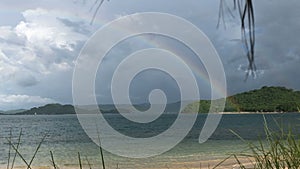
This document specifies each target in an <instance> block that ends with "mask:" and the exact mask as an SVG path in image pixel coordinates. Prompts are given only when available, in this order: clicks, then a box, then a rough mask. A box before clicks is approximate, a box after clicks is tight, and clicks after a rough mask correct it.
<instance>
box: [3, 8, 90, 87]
mask: <svg viewBox="0 0 300 169" xmlns="http://www.w3.org/2000/svg"><path fill="white" fill-rule="evenodd" d="M22 15H23V17H24V20H23V21H20V22H19V23H18V24H17V25H16V26H15V27H11V26H2V27H0V49H1V50H0V72H1V75H0V80H1V81H8V80H15V78H14V76H15V75H18V74H21V75H22V74H24V73H26V74H29V75H30V76H41V75H43V76H44V75H47V74H50V73H55V72H57V73H59V72H62V71H68V70H71V69H72V67H73V61H74V59H75V56H77V53H76V50H77V51H78V45H79V44H82V42H83V41H85V40H86V39H87V38H88V35H87V34H86V33H87V32H89V31H90V30H89V29H90V28H91V27H90V26H89V25H88V23H85V22H83V21H80V22H79V21H78V20H76V21H74V23H80V24H74V25H67V24H65V23H64V22H63V21H62V19H60V18H61V17H62V16H63V14H62V13H61V12H58V11H55V10H46V9H41V8H37V9H29V10H26V11H24V12H23V13H22ZM63 17H66V16H63ZM65 20H67V19H64V21H65ZM67 21H68V22H69V23H73V21H71V20H67ZM72 26H73V27H72ZM75 26H77V27H79V28H78V29H83V30H85V32H78V31H76V30H74V27H75ZM81 27H83V28H81ZM33 78H35V77H33Z"/></svg>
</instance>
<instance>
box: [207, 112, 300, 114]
mask: <svg viewBox="0 0 300 169" xmlns="http://www.w3.org/2000/svg"><path fill="white" fill-rule="evenodd" d="M286 113H298V112H217V113H212V114H286Z"/></svg>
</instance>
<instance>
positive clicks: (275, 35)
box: [0, 0, 300, 110]
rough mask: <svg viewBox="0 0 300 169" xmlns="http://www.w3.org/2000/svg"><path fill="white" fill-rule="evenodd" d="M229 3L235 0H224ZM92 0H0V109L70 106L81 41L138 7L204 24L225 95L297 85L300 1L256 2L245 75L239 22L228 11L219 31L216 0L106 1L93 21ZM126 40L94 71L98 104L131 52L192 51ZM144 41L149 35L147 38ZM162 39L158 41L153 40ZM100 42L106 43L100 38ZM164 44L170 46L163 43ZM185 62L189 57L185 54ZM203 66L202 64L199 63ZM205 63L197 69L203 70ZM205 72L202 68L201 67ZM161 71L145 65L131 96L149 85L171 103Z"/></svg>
mask: <svg viewBox="0 0 300 169" xmlns="http://www.w3.org/2000/svg"><path fill="white" fill-rule="evenodd" d="M226 2H227V4H228V6H229V8H232V2H231V1H230V0H227V1H226ZM93 3H94V1H93V0H65V1H60V0H51V1H49V0H39V1H36V0H27V1H22V0H1V2H0V9H1V10H0V110H9V109H20V108H25V109H28V108H31V107H33V106H41V105H45V104H48V103H61V104H72V74H73V70H74V67H75V63H76V59H77V57H78V55H79V52H80V51H81V49H82V47H83V45H84V44H85V42H86V41H87V40H88V39H89V38H90V37H91V36H92V35H93V33H95V32H96V31H97V30H98V29H99V28H101V27H103V25H105V24H107V23H109V22H110V21H112V20H114V19H117V18H119V17H122V16H125V15H128V14H134V13H139V12H163V13H169V14H173V15H176V16H179V17H182V18H184V19H186V20H188V21H189V22H191V23H193V24H194V25H196V26H197V27H198V28H199V29H201V30H202V31H203V32H204V33H205V34H206V35H207V36H208V38H209V39H210V40H211V42H212V43H213V45H214V46H215V48H216V50H217V52H218V53H219V56H220V58H221V60H222V63H223V66H224V69H225V74H226V79H227V94H228V95H232V94H235V93H239V92H243V91H248V90H251V89H257V88H261V87H262V86H284V87H287V88H291V89H294V90H300V79H299V78H298V77H299V74H300V73H299V66H298V65H299V64H300V56H299V55H300V45H299V44H300V40H299V35H300V22H298V21H299V20H300V13H299V12H298V11H299V9H300V1H298V0H290V1H289V2H286V1H280V0H272V1H271V0H265V1H254V6H255V19H256V49H255V50H256V53H255V56H256V58H255V59H256V60H255V63H256V66H257V76H256V77H255V78H252V77H250V78H248V80H247V81H244V78H245V74H246V73H245V71H246V70H247V69H246V68H247V64H248V63H247V58H246V56H245V53H244V50H243V46H242V43H241V33H240V22H239V20H238V15H236V11H233V12H234V14H235V18H232V17H231V16H230V14H229V13H228V12H225V21H226V23H225V24H226V28H224V25H223V23H221V26H220V27H219V28H218V29H217V28H216V25H217V22H218V8H219V1H211V0H188V1H182V0H164V1H161V0H151V1H150V0H139V1H132V0H110V1H105V2H104V3H103V5H102V6H101V8H100V10H99V13H98V14H97V16H96V18H95V21H94V23H93V24H92V25H91V24H90V22H91V20H92V16H93V10H95V9H92V10H91V8H92V7H93ZM142 39H144V41H143V42H141V39H139V38H136V39H134V38H133V39H131V40H129V41H127V42H124V43H123V44H119V46H117V47H115V48H114V49H112V51H111V52H110V53H109V54H108V55H107V56H106V62H105V63H104V65H102V66H101V67H100V68H99V70H98V72H99V73H98V75H97V79H96V86H98V85H97V84H99V86H107V88H98V89H96V93H97V94H96V95H97V97H98V98H97V99H98V101H99V102H100V103H103V104H104V103H112V100H111V96H110V94H109V91H110V90H109V82H110V79H111V77H110V76H111V75H112V72H113V70H114V68H115V67H116V65H118V63H119V62H120V61H121V60H122V58H124V57H125V56H127V55H129V54H130V53H132V52H134V51H136V50H138V49H143V48H146V47H151V46H152V45H153V43H155V44H159V45H158V47H166V46H169V49H170V50H172V49H175V48H176V49H177V51H178V49H179V53H181V54H182V55H189V52H188V51H187V50H185V49H184V48H183V47H180V44H178V43H176V42H172V41H171V40H170V39H164V38H163V37H147V36H146V37H142ZM145 39H146V40H145ZM158 41H159V42H158ZM103 43H105V42H103ZM165 44H167V45H165ZM188 60H189V59H188ZM200 67H201V65H200ZM200 69H202V68H200ZM203 72H204V73H203V74H205V70H203ZM205 76H206V75H203V76H198V77H197V78H198V79H197V82H198V83H199V84H200V86H203V88H202V89H201V96H203V98H209V97H210V92H208V91H209V90H207V87H209V84H207V80H206V79H205V78H204V77H205ZM173 82H174V81H173V80H172V78H170V77H168V76H167V75H165V74H162V73H159V72H155V71H148V72H145V73H144V74H141V75H140V76H137V78H136V79H135V80H134V81H133V84H132V86H133V87H132V88H131V89H132V92H131V99H132V101H133V102H141V103H142V102H144V101H147V98H148V94H149V92H150V91H151V90H153V89H154V88H160V89H162V90H165V91H166V93H167V94H166V95H167V96H168V99H170V102H172V101H176V100H177V99H178V97H179V95H180V94H178V86H176V84H175V85H174V84H172V83H173Z"/></svg>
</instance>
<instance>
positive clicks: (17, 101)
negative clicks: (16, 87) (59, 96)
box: [0, 95, 56, 110]
mask: <svg viewBox="0 0 300 169" xmlns="http://www.w3.org/2000/svg"><path fill="white" fill-rule="evenodd" d="M47 103H56V101H55V100H53V99H50V98H43V97H40V96H29V95H0V109H6V110H7V109H13V108H15V107H23V108H30V106H37V105H44V104H47Z"/></svg>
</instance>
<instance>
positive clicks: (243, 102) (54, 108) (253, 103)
mask: <svg viewBox="0 0 300 169" xmlns="http://www.w3.org/2000/svg"><path fill="white" fill-rule="evenodd" d="M178 103H179V102H178ZM178 103H171V104H168V106H167V107H168V109H167V112H174V111H176V110H178V105H179V104H178ZM198 104H199V102H198V103H194V104H190V105H188V106H187V107H186V108H185V109H184V111H183V112H186V113H189V112H193V113H195V112H201V113H207V112H208V110H209V107H210V101H209V100H202V101H200V108H199V109H198ZM100 107H101V108H102V110H101V112H103V113H115V112H117V110H116V109H115V106H114V105H102V106H100ZM127 107H128V105H122V110H123V109H124V111H125V112H128V113H129V112H132V111H131V110H130V109H128V108H127ZM136 107H138V108H140V109H141V110H144V109H145V110H146V109H147V108H148V107H149V105H147V104H140V105H136ZM299 108H300V91H293V90H292V89H287V88H284V87H262V88H261V89H257V90H251V91H248V92H244V93H240V94H236V95H233V96H230V97H228V98H227V100H226V106H225V110H224V111H226V112H298V111H300V110H299ZM86 110H87V112H90V113H93V110H89V109H88V108H87V109H86ZM0 114H17V115H25V114H26V115H27V114H31V115H34V114H37V115H41V114H49V115H51V114H75V110H74V107H73V106H72V105H61V104H48V105H45V106H41V107H34V108H31V109H30V110H22V111H21V110H18V111H16V112H14V113H12V112H10V113H7V112H1V111H0Z"/></svg>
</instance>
